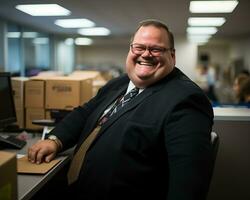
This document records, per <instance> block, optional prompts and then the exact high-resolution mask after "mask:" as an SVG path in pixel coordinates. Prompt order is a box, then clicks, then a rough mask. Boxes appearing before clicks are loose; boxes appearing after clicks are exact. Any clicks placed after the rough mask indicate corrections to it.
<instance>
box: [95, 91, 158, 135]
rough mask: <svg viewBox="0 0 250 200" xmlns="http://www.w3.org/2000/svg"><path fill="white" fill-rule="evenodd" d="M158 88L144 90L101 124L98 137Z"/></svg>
mask: <svg viewBox="0 0 250 200" xmlns="http://www.w3.org/2000/svg"><path fill="white" fill-rule="evenodd" d="M158 89H159V87H151V88H147V89H145V90H144V91H143V92H142V93H140V94H139V95H138V96H137V97H135V98H134V99H133V100H132V101H131V102H130V103H128V104H127V105H126V106H125V107H124V108H122V109H121V110H119V112H117V113H116V114H114V115H112V116H111V117H110V118H109V119H108V121H107V122H106V123H105V124H103V126H102V128H101V130H100V134H99V136H100V135H102V132H103V131H105V130H106V129H107V128H108V127H110V126H111V125H112V124H113V123H114V122H115V121H117V120H118V119H119V118H120V117H121V116H122V115H124V114H125V113H126V112H129V111H130V110H132V109H134V108H135V107H137V106H138V105H139V104H140V103H141V102H142V101H143V100H144V99H146V98H148V97H149V96H150V95H152V94H153V93H154V92H155V91H157V90H158Z"/></svg>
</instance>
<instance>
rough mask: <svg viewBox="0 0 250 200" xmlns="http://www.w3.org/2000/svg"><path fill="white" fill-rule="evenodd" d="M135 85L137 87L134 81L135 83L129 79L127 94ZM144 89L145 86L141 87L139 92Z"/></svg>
mask: <svg viewBox="0 0 250 200" xmlns="http://www.w3.org/2000/svg"><path fill="white" fill-rule="evenodd" d="M134 87H135V85H134V83H133V82H132V81H129V84H128V88H127V91H126V94H127V93H128V92H129V91H130V90H132V89H133V88H134ZM144 89H145V88H140V89H139V93H138V94H140V93H141V92H142V91H143V90H144ZM126 94H125V95H126Z"/></svg>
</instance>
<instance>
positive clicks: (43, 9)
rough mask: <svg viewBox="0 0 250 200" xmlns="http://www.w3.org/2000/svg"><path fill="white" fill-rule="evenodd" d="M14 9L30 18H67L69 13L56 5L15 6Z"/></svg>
mask: <svg viewBox="0 0 250 200" xmlns="http://www.w3.org/2000/svg"><path fill="white" fill-rule="evenodd" d="M16 9H18V10H20V11H22V12H25V13H27V14H29V15H32V16H67V15H70V13H71V12H70V11H69V10H67V9H66V8H63V7H62V6H60V5H58V4H27V5H17V6H16Z"/></svg>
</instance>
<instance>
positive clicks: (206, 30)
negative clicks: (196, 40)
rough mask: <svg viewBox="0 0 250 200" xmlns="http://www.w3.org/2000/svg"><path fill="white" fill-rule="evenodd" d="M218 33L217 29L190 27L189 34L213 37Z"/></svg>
mask: <svg viewBox="0 0 250 200" xmlns="http://www.w3.org/2000/svg"><path fill="white" fill-rule="evenodd" d="M216 32H217V28H216V27H188V28H187V33H188V34H208V35H213V34H215V33H216Z"/></svg>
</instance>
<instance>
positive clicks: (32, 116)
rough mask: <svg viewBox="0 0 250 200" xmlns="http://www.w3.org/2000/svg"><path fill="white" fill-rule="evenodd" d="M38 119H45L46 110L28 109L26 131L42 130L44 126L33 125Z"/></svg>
mask: <svg viewBox="0 0 250 200" xmlns="http://www.w3.org/2000/svg"><path fill="white" fill-rule="evenodd" d="M37 119H45V109H43V108H26V125H25V126H26V129H32V130H42V129H43V126H39V125H34V124H32V121H33V120H37Z"/></svg>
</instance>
